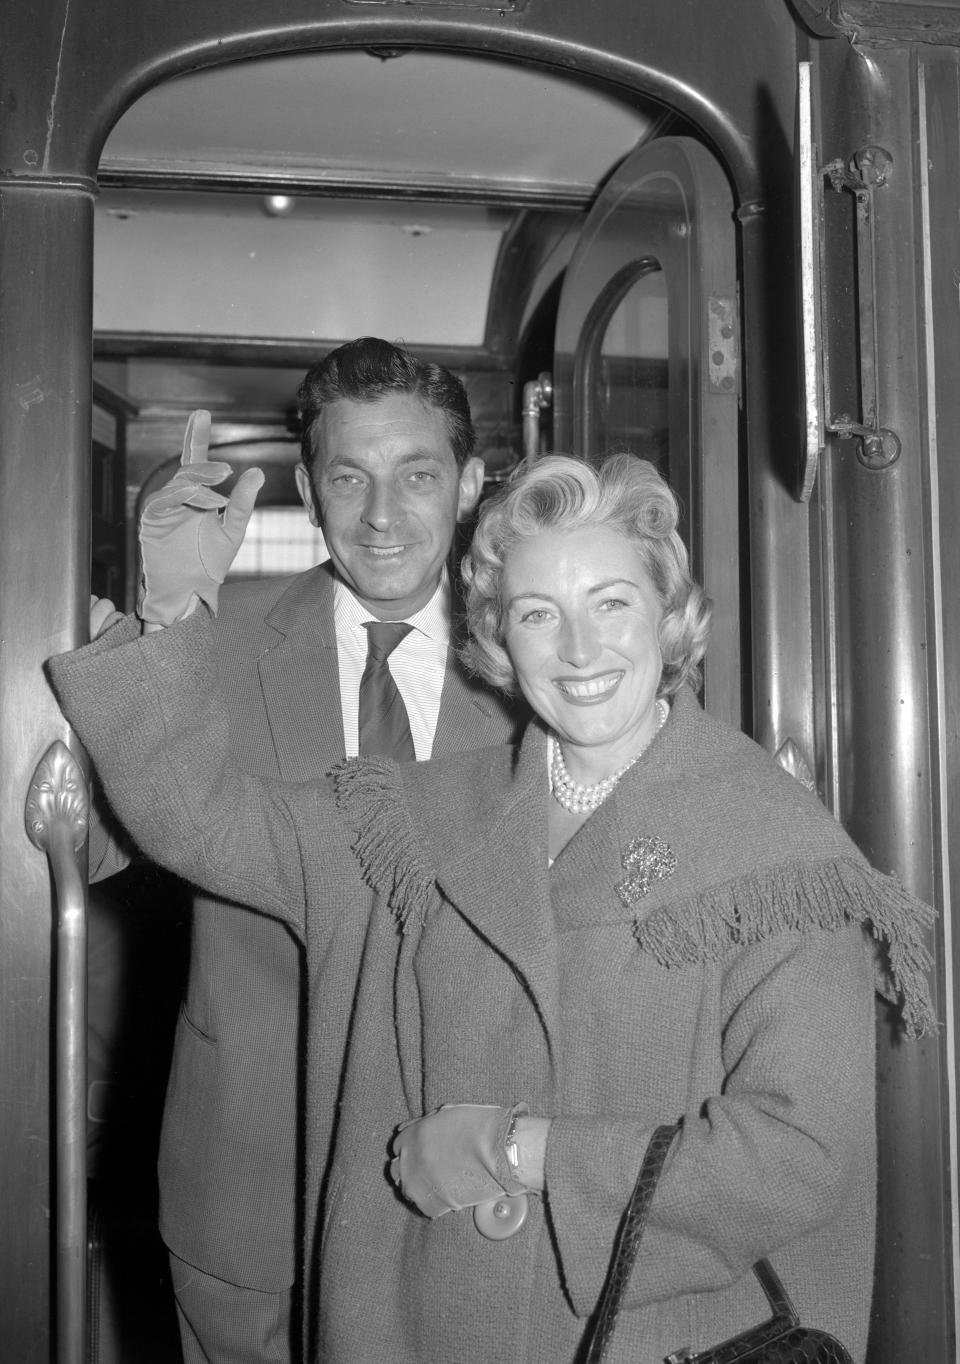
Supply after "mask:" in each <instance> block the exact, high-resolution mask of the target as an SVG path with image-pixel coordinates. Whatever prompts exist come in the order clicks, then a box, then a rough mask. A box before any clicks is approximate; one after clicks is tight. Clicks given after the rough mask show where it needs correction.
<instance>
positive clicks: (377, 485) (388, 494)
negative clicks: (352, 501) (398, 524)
mask: <svg viewBox="0 0 960 1364" xmlns="http://www.w3.org/2000/svg"><path fill="white" fill-rule="evenodd" d="M399 515H400V499H399V497H398V496H397V491H396V489H395V488H394V487H392V486H391V485H390V484H387V483H381V482H378V481H373V482H372V483H371V484H370V486H369V488H368V489H367V495H366V498H365V499H364V503H363V519H364V521H366V523H367V525H368V526H373V527H374V529H375V530H387V529H388V528H389V527H390V526H392V525H393V523H394V522H395V521H396V520H397V518H398V516H399Z"/></svg>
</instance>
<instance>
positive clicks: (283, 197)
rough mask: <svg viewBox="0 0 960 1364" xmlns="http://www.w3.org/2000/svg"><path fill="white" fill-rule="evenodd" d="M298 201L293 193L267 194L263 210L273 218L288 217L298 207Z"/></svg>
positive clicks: (264, 197)
mask: <svg viewBox="0 0 960 1364" xmlns="http://www.w3.org/2000/svg"><path fill="white" fill-rule="evenodd" d="M296 205H297V201H296V199H295V198H294V197H293V195H292V194H265V195H264V196H263V211H264V213H269V215H270V217H271V218H286V217H287V215H288V214H290V213H292V212H293V210H294V209H295V208H296Z"/></svg>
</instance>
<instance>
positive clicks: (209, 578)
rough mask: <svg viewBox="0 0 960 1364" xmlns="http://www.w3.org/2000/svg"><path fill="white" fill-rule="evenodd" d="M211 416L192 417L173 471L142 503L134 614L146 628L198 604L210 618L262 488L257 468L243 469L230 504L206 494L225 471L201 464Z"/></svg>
mask: <svg viewBox="0 0 960 1364" xmlns="http://www.w3.org/2000/svg"><path fill="white" fill-rule="evenodd" d="M209 443H210V413H209V412H205V411H203V410H202V409H200V410H198V411H196V412H191V414H190V417H189V420H188V421H187V430H186V434H185V435H184V438H183V454H182V455H181V457H180V468H179V469H178V470H177V472H176V473H175V474H174V476H173V478H172V479H171V480H170V482H169V483H167V484H165V486H164V487H163V488H161V489H160V491H159V492H158V493H155V494H154V495H153V497H151V498H149V500H148V501H147V505H146V506H145V508H144V511H143V515H142V516H141V518H140V559H141V565H142V579H141V583H140V594H139V601H138V604H137V615H138V616H139V617H140V619H141V620H143V621H146V622H148V623H149V624H152V625H172V624H173V623H174V621H177V620H182V619H183V618H184V616H189V615H190V614H191V612H192V611H194V610H195V609H196V606H197V602H198V601H205V602H206V603H207V605H208V606H209V607H210V610H211V611H213V612H214V614H216V610H217V600H218V597H219V593H220V584H221V583H222V582H223V580H224V578H225V577H226V576H227V570H228V569H229V568H230V565H231V564H232V563H233V561H234V558H235V557H236V553H237V550H238V549H239V548H240V545H241V542H242V541H243V537H244V534H245V532H246V529H247V522H248V521H249V520H250V514H251V512H252V511H253V508H254V504H255V503H256V500H257V493H258V492H259V491H260V489H261V488H262V487H263V473H262V471H261V470H260V469H247V470H246V472H245V473H243V474H241V476H240V477H239V478H238V479H237V482H236V485H235V486H234V489H233V492H232V493H231V494H230V496H229V498H226V497H224V496H223V494H222V493H216V492H213V491H212V489H213V486H214V485H215V484H217V483H222V482H223V480H224V479H225V478H228V477H229V476H230V474H231V473H232V470H231V468H230V465H229V464H226V463H225V462H224V461H222V460H205V459H204V458H203V457H204V455H206V453H207V448H208V446H209Z"/></svg>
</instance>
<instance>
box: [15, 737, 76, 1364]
mask: <svg viewBox="0 0 960 1364" xmlns="http://www.w3.org/2000/svg"><path fill="white" fill-rule="evenodd" d="M89 818H90V802H89V796H88V793H87V783H86V781H85V779H84V775H83V772H82V771H81V769H80V765H79V763H78V762H77V760H76V758H74V756H73V754H72V753H71V752H70V750H69V748H67V746H66V744H64V743H61V741H60V740H59V739H57V740H55V742H54V743H52V744H51V745H50V747H49V748H48V749H47V751H46V753H44V755H43V757H42V758H41V759H40V761H39V763H38V764H37V768H36V771H35V772H34V774H33V778H32V779H31V782H30V788H29V790H28V792H27V802H26V810H25V813H24V819H25V823H26V827H27V836H28V837H29V839H30V841H31V843H33V844H34V846H35V847H37V848H39V849H40V851H41V852H44V853H46V855H47V860H48V861H49V864H50V870H51V873H52V876H53V881H54V887H55V891H56V1025H55V1033H56V1056H55V1062H54V1085H55V1091H56V1143H57V1176H56V1266H57V1270H56V1283H57V1296H56V1304H57V1327H56V1338H57V1354H56V1359H57V1364H83V1361H84V1359H85V1358H86V1338H87V1329H86V1324H87V1323H86V1317H87V1312H86V1252H87V1158H86V1154H87V1153H86V1148H87V1141H86V1117H87V878H86V873H85V868H84V866H83V859H82V858H78V856H77V854H78V853H79V852H80V851H81V849H82V848H83V845H84V841H85V839H86V837H87V825H88V822H89Z"/></svg>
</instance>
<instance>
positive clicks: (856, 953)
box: [51, 617, 930, 1364]
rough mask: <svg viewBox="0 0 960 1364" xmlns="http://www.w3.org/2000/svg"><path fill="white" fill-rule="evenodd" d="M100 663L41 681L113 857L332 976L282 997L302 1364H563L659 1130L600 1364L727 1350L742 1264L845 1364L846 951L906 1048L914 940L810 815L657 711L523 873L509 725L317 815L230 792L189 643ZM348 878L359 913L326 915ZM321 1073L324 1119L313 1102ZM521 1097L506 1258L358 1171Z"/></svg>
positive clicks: (756, 1302)
mask: <svg viewBox="0 0 960 1364" xmlns="http://www.w3.org/2000/svg"><path fill="white" fill-rule="evenodd" d="M109 640H110V637H109V635H108V636H107V637H106V639H105V640H104V641H98V642H97V643H95V644H94V645H91V646H89V648H88V649H87V650H83V651H80V652H79V653H78V654H76V655H72V656H65V657H64V658H62V659H59V660H54V661H53V663H52V665H51V670H52V674H53V678H54V683H55V686H56V687H57V690H58V692H59V694H60V696H61V700H62V704H63V706H64V710H65V713H66V714H67V716H68V718H69V719H70V720H71V722H72V723H73V724H74V725H75V726H76V728H77V729H78V731H79V733H80V736H81V738H82V739H83V741H84V743H85V744H87V746H88V748H89V749H90V751H91V754H92V756H93V758H94V761H95V762H96V764H97V767H98V769H99V771H100V774H101V777H102V779H103V781H104V783H105V785H106V788H107V791H108V793H109V794H110V796H111V799H112V800H113V801H114V802H115V804H116V806H117V809H118V810H119V811H120V812H121V813H122V814H123V817H124V818H125V820H126V821H127V822H128V823H129V825H130V827H131V829H132V831H133V832H134V834H135V835H136V836H137V837H139V838H142V839H143V841H144V843H145V845H146V846H147V847H148V849H149V851H150V852H151V853H152V854H153V855H154V856H156V857H158V859H159V860H161V861H164V862H167V863H172V864H173V865H175V866H176V868H177V869H178V870H179V871H181V873H184V874H186V875H188V876H192V877H194V878H195V879H196V880H197V881H198V882H201V883H204V884H208V885H210V886H211V888H213V889H215V890H216V891H217V892H218V893H221V894H226V895H228V896H229V897H230V898H231V899H234V900H241V901H247V902H249V903H251V904H255V905H258V906H259V907H260V908H261V909H262V910H264V911H265V912H267V913H269V914H272V915H275V916H277V917H279V918H283V919H285V921H286V922H288V923H289V924H290V925H291V926H292V927H293V928H294V929H295V931H296V932H297V933H298V934H300V935H302V936H303V938H304V940H305V942H306V946H307V959H308V969H309V973H310V978H311V980H313V979H315V978H317V976H318V974H319V973H320V972H321V971H323V972H325V973H326V978H327V979H330V978H331V970H330V968H331V965H332V964H334V963H336V962H337V961H340V962H343V963H350V962H357V961H359V969H358V972H357V974H356V977H355V980H354V981H353V982H350V981H347V980H346V979H342V980H341V984H342V986H343V989H342V992H341V993H340V995H339V996H336V995H334V994H332V993H331V992H330V991H329V990H324V991H322V992H320V994H319V997H318V995H317V994H316V993H314V992H312V991H311V994H310V1021H309V1030H310V1031H309V1051H308V1065H309V1076H308V1142H309V1146H308V1150H309V1155H310V1167H309V1170H308V1174H309V1187H308V1208H307V1212H308V1222H309V1221H312V1219H313V1217H314V1214H315V1213H316V1215H317V1216H318V1218H319V1221H318V1230H319V1233H320V1234H319V1236H318V1237H316V1238H315V1239H314V1240H313V1241H312V1243H311V1265H312V1268H313V1270H314V1272H315V1273H316V1274H318V1276H319V1284H320V1310H319V1318H318V1321H317V1323H316V1329H317V1337H316V1342H315V1357H316V1358H317V1359H319V1360H322V1361H324V1362H325V1364H326V1361H331V1362H332V1364H340V1362H341V1361H350V1362H351V1364H352V1362H353V1361H357V1364H365V1362H369V1364H372V1362H373V1361H375V1360H377V1361H379V1360H384V1361H395V1362H396V1364H423V1361H435V1362H436V1364H441V1361H442V1362H443V1364H447V1361H450V1360H453V1359H457V1360H463V1361H468V1362H469V1364H497V1361H504V1362H506V1361H511V1364H512V1362H513V1361H517V1360H523V1361H542V1362H543V1364H554V1361H573V1360H574V1358H575V1355H576V1352H577V1348H578V1343H579V1342H580V1340H581V1338H582V1335H583V1332H584V1329H585V1326H586V1323H587V1321H588V1319H589V1316H590V1313H591V1312H592V1310H593V1308H594V1306H595V1304H596V1301H597V1298H598V1296H599V1294H600V1291H601V1287H602V1284H603V1279H604V1275H605V1272H606V1268H607V1264H608V1260H609V1254H610V1248H611V1246H612V1243H613V1238H614V1234H615V1231H616V1227H617V1224H618V1221H619V1218H620V1215H621V1212H622V1209H623V1207H624V1205H625V1203H626V1200H627V1197H628V1195H629V1191H630V1188H631V1187H632V1183H633V1179H634V1177H635V1174H636V1170H637V1168H638V1166H639V1161H640V1158H641V1156H642V1152H643V1150H644V1148H645V1145H646V1141H647V1140H648V1138H649V1136H650V1135H651V1133H652V1130H653V1128H654V1127H655V1126H656V1125H658V1124H659V1123H661V1122H664V1121H674V1120H677V1119H680V1120H682V1123H683V1128H682V1133H681V1136H680V1138H679V1140H678V1142H677V1143H676V1146H675V1148H674V1150H673V1153H672V1155H671V1158H670V1161H669V1163H668V1166H667V1168H666V1170H665V1172H664V1174H663V1176H662V1178H661V1181H660V1184H659V1186H658V1190H657V1193H656V1196H655V1198H654V1202H653V1207H652V1211H651V1216H650V1221H649V1225H648V1229H647V1232H646V1235H645V1240H644V1244H643V1247H642V1249H641V1254H640V1258H639V1262H638V1265H637V1267H636V1270H635V1272H634V1274H633V1277H632V1280H631V1284H630V1288H629V1292H628V1297H627V1307H628V1311H627V1312H626V1313H625V1315H624V1316H623V1317H622V1318H621V1321H620V1324H619V1326H618V1328H617V1332H616V1334H615V1336H614V1348H613V1353H612V1355H611V1358H612V1359H613V1360H616V1361H619V1360H623V1361H627V1360H629V1361H631V1362H632V1364H635V1361H637V1360H640V1361H650V1364H655V1362H656V1361H658V1360H660V1359H662V1358H663V1356H664V1355H665V1354H666V1353H667V1352H668V1351H670V1350H674V1349H677V1348H679V1347H681V1346H684V1345H690V1346H692V1347H694V1348H695V1349H702V1348H705V1347H706V1346H708V1345H710V1344H714V1343H716V1342H717V1341H718V1340H719V1339H722V1338H724V1337H726V1336H727V1335H729V1334H732V1333H733V1332H735V1331H738V1330H741V1329H744V1328H745V1327H747V1326H749V1325H752V1324H755V1323H756V1322H758V1321H759V1320H761V1319H762V1318H764V1317H765V1315H766V1307H765V1300H764V1299H763V1298H762V1296H761V1293H760V1290H759V1288H758V1287H757V1285H756V1282H755V1280H754V1278H753V1276H752V1275H751V1274H750V1273H749V1267H750V1265H751V1264H752V1263H753V1261H754V1260H755V1259H756V1258H758V1257H759V1256H761V1255H769V1256H770V1258H771V1259H772V1260H773V1262H774V1263H775V1265H776V1267H777V1268H778V1270H779V1271H780V1273H781V1275H782V1277H783V1279H784V1281H785V1283H786V1285H787V1287H788V1290H789V1291H790V1292H791V1294H792V1295H793V1297H794V1300H795V1302H796V1305H797V1307H798V1309H799V1311H800V1314H801V1319H802V1320H806V1321H807V1322H808V1323H810V1324H815V1325H817V1326H820V1327H822V1328H825V1329H828V1330H832V1331H834V1332H835V1333H836V1334H837V1335H838V1336H839V1337H840V1338H841V1339H842V1340H844V1342H845V1343H846V1344H847V1345H848V1348H850V1350H851V1352H852V1354H853V1356H854V1358H855V1359H856V1360H862V1359H863V1355H864V1349H865V1339H866V1329H867V1319H868V1312H869V1301H870V1287H871V1277H872V1256H873V1236H874V1197H875V1191H874V1181H875V1141H874V1074H873V1056H874V1052H873V1036H874V1006H873V997H874V984H875V970H876V964H875V961H874V956H873V953H872V951H871V949H870V947H869V944H868V940H867V934H866V933H865V932H864V925H866V924H869V925H870V927H872V929H873V931H874V934H875V935H876V936H877V937H878V938H880V939H882V940H883V941H884V942H885V943H886V945H887V948H888V952H887V958H886V964H887V966H888V967H889V968H890V969H891V970H892V972H893V975H894V978H895V982H896V985H897V987H898V989H899V990H901V991H902V992H903V993H904V994H905V996H906V1000H907V1017H908V1022H909V1023H910V1025H911V1026H912V1027H913V1028H914V1029H915V1030H916V1029H922V1028H923V1027H925V1026H927V1025H928V1024H929V1022H930V1018H929V1004H928V1001H927V999H926V994H925V985H924V982H923V979H922V972H923V968H924V965H925V956H924V952H923V948H922V945H921V939H920V929H921V928H922V926H923V923H924V914H925V911H924V909H923V907H922V906H919V905H917V904H916V902H914V901H912V900H911V899H910V898H909V897H908V896H906V895H905V894H904V892H903V891H902V890H900V888H899V887H897V886H896V884H895V883H893V882H892V881H891V880H890V879H889V878H886V877H883V876H881V875H879V874H878V873H876V872H874V871H872V870H871V869H870V868H869V867H868V866H867V864H866V863H865V861H864V859H863V858H862V857H861V855H860V854H859V853H858V852H857V850H856V849H855V848H854V846H853V845H852V844H851V843H850V841H849V840H848V839H847V838H846V836H845V835H844V834H843V832H842V830H841V829H840V828H839V826H838V825H836V823H835V822H834V821H833V820H832V819H831V817H830V816H829V815H828V814H827V812H826V811H824V810H823V809H822V807H820V805H819V804H818V803H817V802H816V801H815V799H813V798H812V797H810V796H809V795H808V794H807V793H806V792H805V791H804V790H803V789H802V788H801V787H800V786H799V784H797V783H795V782H793V781H792V779H790V778H788V777H787V776H786V775H785V774H783V773H782V772H781V771H780V770H779V769H778V768H777V767H776V766H775V765H774V764H772V763H770V762H769V760H768V759H767V758H766V756H765V755H763V754H762V752H761V750H759V749H757V748H756V746H754V745H753V744H751V743H750V741H749V740H747V739H745V738H744V737H743V736H740V735H736V734H734V733H733V732H732V731H729V730H728V729H726V728H725V727H724V726H722V725H720V724H718V723H717V722H715V721H713V720H712V719H710V718H709V717H707V716H705V715H703V713H702V712H701V711H700V709H699V706H698V705H697V703H696V701H695V699H694V698H693V697H692V696H690V695H689V694H684V695H682V696H681V697H679V698H677V700H676V702H675V705H674V708H673V712H672V714H671V718H670V720H669V721H668V723H667V725H666V726H665V727H664V729H663V730H662V731H661V732H660V734H659V735H658V737H657V738H656V739H655V740H654V742H653V744H652V745H651V747H650V749H649V750H648V752H647V753H646V754H645V756H644V758H643V760H642V761H641V762H640V763H638V764H637V766H636V767H635V768H634V769H633V770H632V771H631V772H630V773H629V774H628V776H627V777H626V778H625V779H624V781H623V782H622V783H621V786H620V787H619V788H618V789H617V791H616V792H615V793H614V795H613V796H612V797H611V798H610V799H608V801H607V802H605V804H604V805H603V806H602V807H601V809H600V810H599V811H598V812H597V814H595V815H594V816H593V817H592V818H591V819H590V820H589V821H588V822H587V823H586V824H585V825H584V826H583V828H582V829H580V830H579V831H578V833H577V834H576V835H575V837H574V838H573V839H572V840H571V842H570V843H569V844H568V845H567V847H566V848H565V849H564V851H563V852H562V853H561V855H560V857H559V858H558V859H557V860H556V862H555V863H554V864H553V867H552V868H548V865H547V851H546V818H545V815H546V801H547V799H548V793H547V782H546V759H545V737H544V735H543V733H542V731H541V730H540V728H539V727H538V726H537V725H536V724H534V725H532V726H531V727H530V729H529V731H528V734H527V737H526V739H525V741H524V744H523V747H522V749H521V751H520V753H519V756H517V755H515V754H514V752H512V751H511V750H510V749H509V748H506V747H501V748H499V749H490V750H483V751H481V752H478V753H475V754H469V755H461V756H460V757H458V758H457V759H456V760H449V759H446V760H440V761H437V762H432V763H429V764H413V765H407V766H405V767H404V768H402V769H397V768H396V767H394V766H393V765H392V764H386V763H377V762H375V763H372V764H371V763H366V764H364V763H361V764H353V765H350V766H348V768H347V769H346V770H345V771H344V772H343V773H342V774H341V777H340V800H341V804H342V807H343V808H342V811H341V813H340V815H339V816H338V815H337V813H336V812H335V810H334V809H333V808H332V805H331V800H330V796H329V794H328V793H327V792H326V791H325V790H324V789H323V788H322V787H318V786H316V785H306V786H303V787H300V788H296V789H290V788H283V787H281V786H279V785H276V784H271V783H263V782H256V781H255V780H253V779H251V778H250V777H248V776H245V775H244V774H242V773H240V772H238V771H237V770H236V769H235V768H234V767H232V766H231V764H230V763H229V762H227V761H225V760H224V752H225V748H226V745H225V741H224V740H225V732H226V723H225V719H224V716H223V708H222V703H221V702H220V701H219V699H218V698H217V696H216V694H215V668H214V667H213V666H212V663H211V660H210V655H209V650H208V646H207V641H206V626H205V623H204V621H203V620H202V618H200V617H198V618H195V619H194V620H192V621H190V622H187V623H186V624H185V625H182V626H178V627H176V628H175V629H174V630H170V631H167V632H165V633H164V634H163V635H162V636H161V635H153V636H150V637H148V638H146V639H143V640H140V641H138V642H136V643H133V644H127V645H124V646H123V647H119V648H111V647H110V643H109ZM105 697H106V698H107V699H108V700H109V705H107V706H105V705H104V704H103V702H104V698H105ZM107 716H109V717H110V718H109V719H108V718H107ZM354 858H356V859H358V861H359V866H360V869H361V871H362V875H363V878H364V881H365V882H366V884H367V885H368V886H369V888H370V891H371V892H372V898H370V899H365V898H364V896H363V894H362V893H359V892H358V890H357V889H356V888H351V886H350V874H351V873H350V863H351V860H352V859H354ZM354 874H355V875H356V873H354ZM358 884H359V879H358ZM328 886H332V887H333V893H332V894H331V893H329V892H328V890H327V887H328ZM339 1010H346V1011H348V1012H349V1015H350V1026H349V1030H348V1032H347V1033H346V1034H343V1033H342V1032H340V1033H338V1032H337V1030H336V1026H335V1017H334V1016H335V1015H336V1013H337V1012H338V1011H339ZM331 1011H332V1012H331ZM330 1024H333V1025H334V1026H333V1033H332V1034H331V1035H335V1040H334V1042H333V1043H332V1044H331V1041H330V1036H329V1035H328V1032H327V1027H328V1025H330ZM335 1075H336V1076H337V1077H338V1079H339V1086H340V1087H339V1097H340V1102H339V1105H338V1110H337V1115H336V1119H335V1121H334V1122H332V1123H331V1122H330V1115H329V1106H328V1105H327V1106H324V1104H323V1103H322V1102H319V1097H320V1096H321V1095H323V1094H324V1092H325V1091H326V1092H327V1093H329V1086H330V1084H331V1081H332V1079H333V1077H334V1076H335ZM518 1101H524V1102H526V1103H527V1104H528V1105H529V1107H530V1111H531V1112H532V1113H534V1114H537V1115H545V1116H550V1117H551V1118H552V1119H553V1122H552V1126H551V1129H550V1136H549V1141H548V1146H547V1164H546V1196H545V1198H543V1199H538V1198H532V1199H531V1212H530V1215H529V1217H528V1219H527V1222H526V1224H525V1225H524V1227H523V1228H522V1229H521V1231H520V1232H519V1233H518V1234H517V1235H516V1236H514V1237H512V1238H510V1239H509V1240H506V1241H500V1242H490V1241H487V1240H485V1239H484V1238H482V1237H481V1236H480V1235H479V1234H478V1233H477V1231H476V1230H475V1228H474V1225H473V1222H472V1218H471V1215H470V1214H469V1213H468V1212H464V1213H455V1214H449V1215H447V1216H445V1217H443V1218H440V1219H438V1220H437V1221H434V1222H430V1221H427V1220H426V1219H424V1218H423V1217H421V1216H420V1215H419V1214H417V1213H416V1212H414V1211H413V1210H412V1209H410V1208H409V1207H407V1206H406V1205H405V1204H404V1203H403V1202H402V1200H400V1199H399V1198H398V1197H397V1195H396V1193H395V1192H394V1190H393V1189H392V1187H391V1186H390V1184H389V1182H388V1180H387V1178H386V1173H385V1166H386V1161H387V1154H388V1146H389V1141H390V1137H391V1134H392V1132H393V1129H394V1128H395V1126H396V1125H397V1123H399V1122H401V1121H404V1120H405V1119H407V1118H409V1117H411V1116H417V1115H419V1114H420V1113H422V1112H425V1111H429V1110H431V1109H433V1108H435V1107H436V1106H437V1105H439V1104H441V1103H456V1102H479V1103H496V1104H512V1103H515V1102H518Z"/></svg>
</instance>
